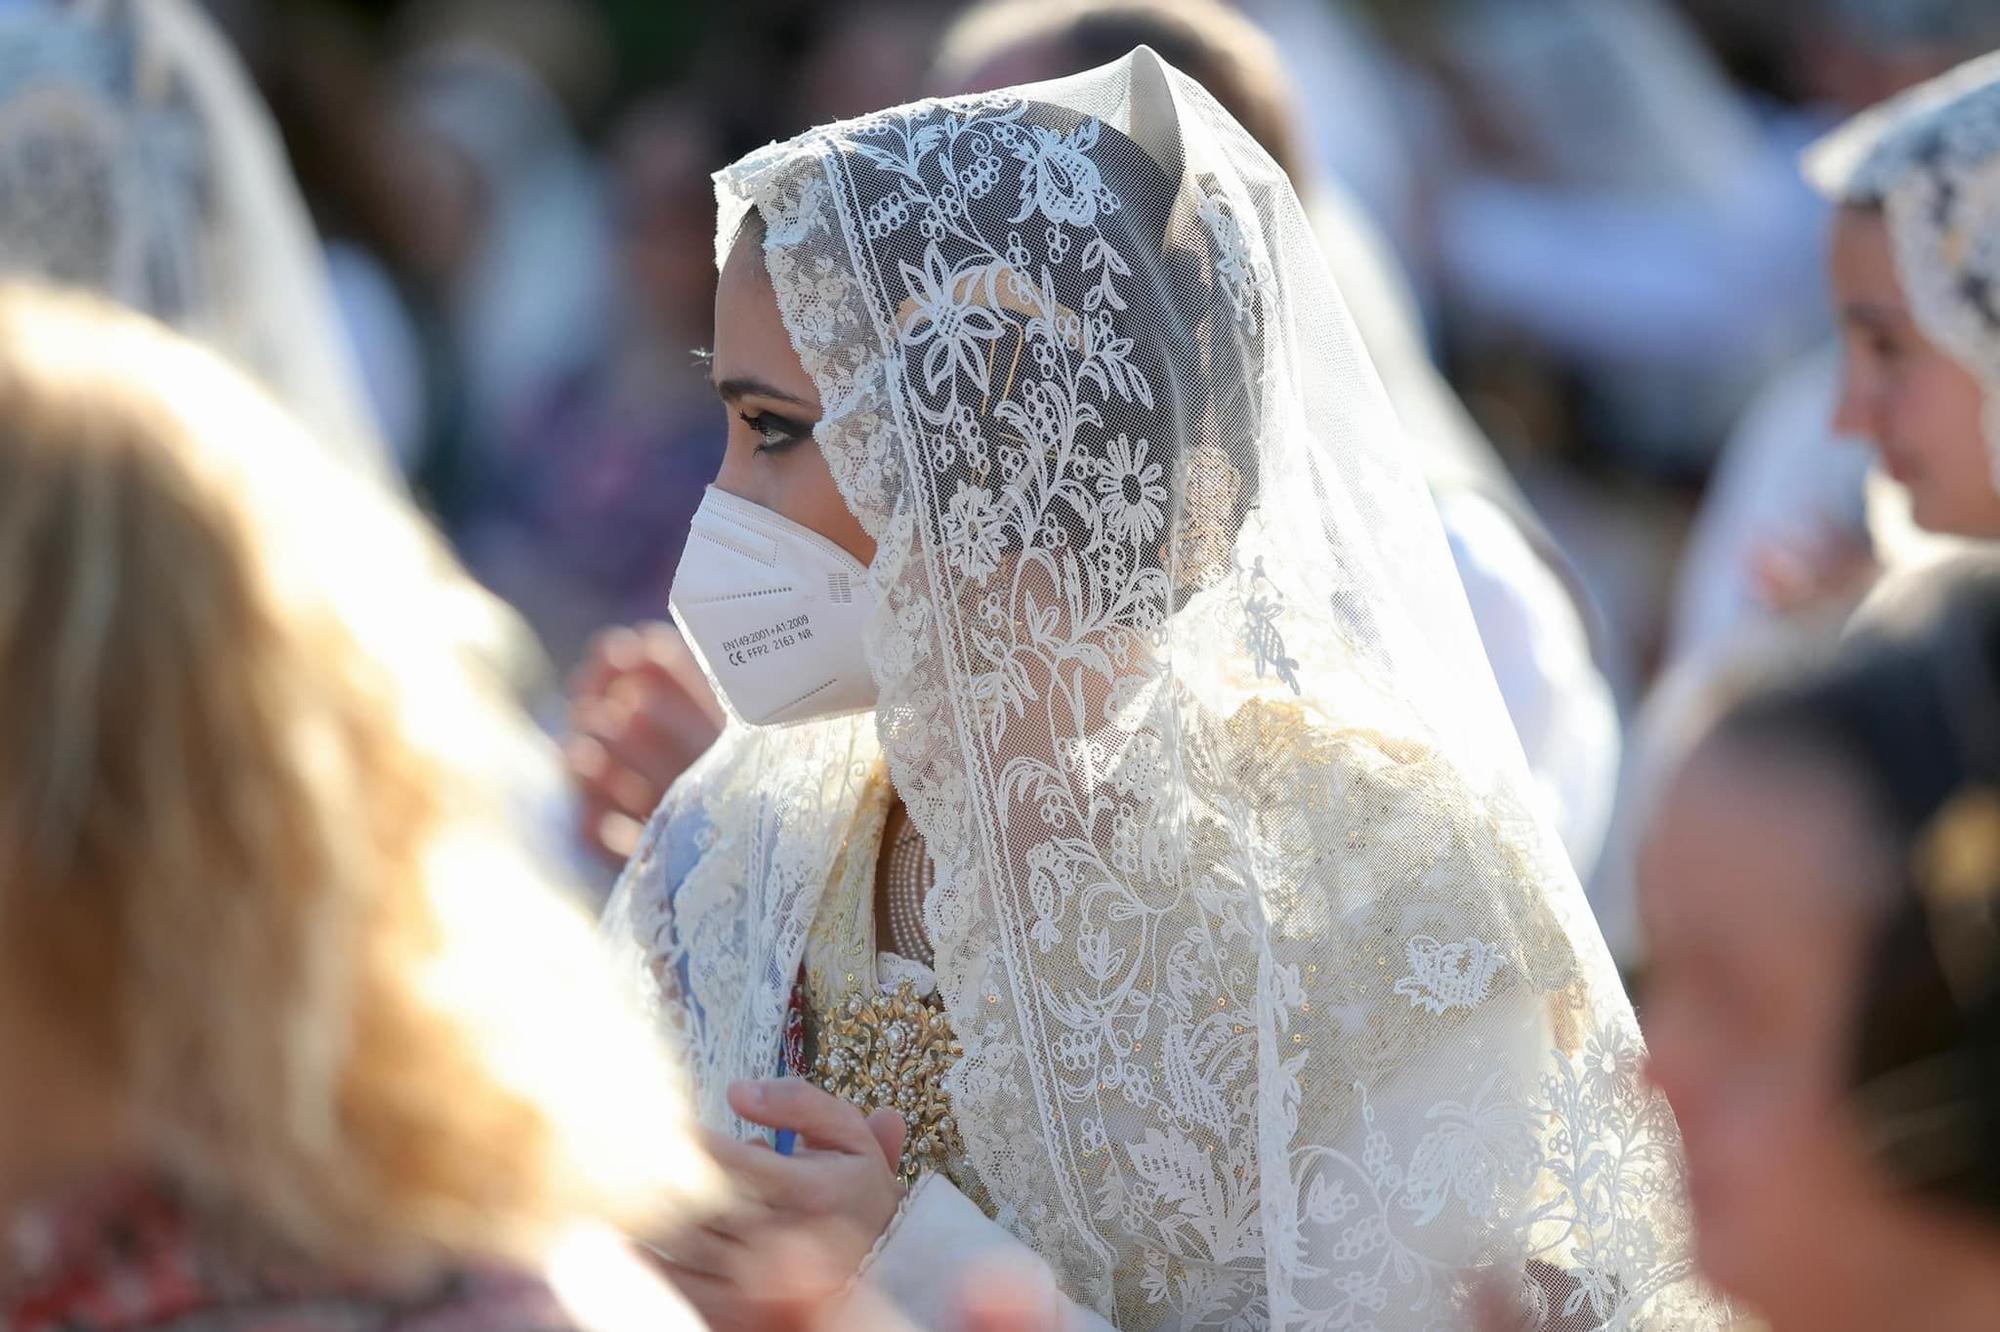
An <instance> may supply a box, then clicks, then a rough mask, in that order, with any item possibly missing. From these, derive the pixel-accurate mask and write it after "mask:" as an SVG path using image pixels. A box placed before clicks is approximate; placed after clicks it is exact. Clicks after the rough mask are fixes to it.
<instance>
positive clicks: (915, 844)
mask: <svg viewBox="0 0 2000 1332" xmlns="http://www.w3.org/2000/svg"><path fill="white" fill-rule="evenodd" d="M882 877H883V886H884V888H885V890H886V891H885V892H884V894H883V896H884V897H885V898H887V900H888V906H889V919H888V922H887V923H888V927H889V928H888V931H887V933H888V938H887V940H886V942H887V943H888V946H889V951H890V952H892V953H894V954H896V955H897V956H898V957H906V958H908V959H909V960H910V961H912V962H921V963H923V964H924V965H925V966H930V965H931V964H932V963H933V962H935V961H936V960H937V954H936V951H935V950H934V949H933V948H932V947H931V935H930V931H929V930H928V929H926V928H925V927H924V899H925V898H926V897H928V896H929V895H930V891H931V886H932V885H933V884H935V883H936V882H937V870H936V868H935V867H934V866H933V865H932V864H931V856H930V851H929V850H928V849H927V848H926V847H925V846H924V839H923V835H922V834H921V833H919V832H918V831H917V826H916V824H914V823H912V822H910V820H909V817H908V816H907V815H905V816H904V817H903V818H902V819H901V820H900V821H899V822H898V824H897V827H896V835H895V837H894V838H892V839H891V840H890V842H889V847H888V850H887V852H886V853H885V855H884V856H883V864H882Z"/></svg>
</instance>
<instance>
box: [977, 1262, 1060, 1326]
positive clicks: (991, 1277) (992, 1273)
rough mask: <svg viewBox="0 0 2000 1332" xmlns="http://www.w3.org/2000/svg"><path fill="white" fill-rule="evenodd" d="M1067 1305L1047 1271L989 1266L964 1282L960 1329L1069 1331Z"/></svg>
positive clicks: (1004, 1264)
mask: <svg viewBox="0 0 2000 1332" xmlns="http://www.w3.org/2000/svg"><path fill="white" fill-rule="evenodd" d="M1063 1305H1064V1302H1063V1300H1062V1298H1061V1296H1060V1295H1059V1294H1057V1292H1056V1289H1055V1287H1054V1285H1053V1284H1052V1283H1051V1281H1050V1278H1049V1274H1048V1272H1047V1270H1046V1269H1044V1268H1039V1267H1037V1268H1034V1269H1032V1270H1031V1269H1028V1268H1026V1267H1021V1268H1019V1269H1018V1270H1017V1268H1016V1265H1015V1264H1014V1263H1011V1262H1000V1263H994V1264H991V1265H988V1266H986V1267H985V1268H983V1269H982V1270H980V1271H978V1272H976V1273H975V1274H974V1275H973V1276H972V1277H970V1278H969V1279H968V1280H966V1282H965V1283H964V1287H963V1293H962V1295H961V1297H960V1299H959V1326H960V1327H962V1328H964V1329H965V1332H1067V1329H1068V1328H1069V1326H1070V1324H1071V1319H1070V1318H1069V1316H1068V1314H1067V1312H1066V1311H1065V1309H1064V1307H1063Z"/></svg>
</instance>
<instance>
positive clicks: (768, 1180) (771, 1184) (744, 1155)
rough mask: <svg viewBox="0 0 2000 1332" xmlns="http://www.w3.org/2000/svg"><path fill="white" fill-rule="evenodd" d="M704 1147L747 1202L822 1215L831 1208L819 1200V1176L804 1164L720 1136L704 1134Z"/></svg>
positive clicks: (768, 1149) (766, 1149)
mask: <svg viewBox="0 0 2000 1332" xmlns="http://www.w3.org/2000/svg"><path fill="white" fill-rule="evenodd" d="M702 1145H703V1146H704V1147H706V1148H707V1149H708V1154H709V1156H710V1157H711V1158H713V1159H714V1161H715V1163H716V1164H717V1165H718V1166H721V1167H722V1168H723V1169H724V1170H725V1171H727V1172H728V1173H729V1176H730V1179H731V1181H732V1182H733V1183H734V1184H735V1185H736V1187H737V1190H738V1191H739V1192H740V1193H742V1194H743V1195H744V1196H745V1197H746V1198H749V1199H751V1200H753V1201H757V1202H769V1203H775V1204H781V1205H784V1206H786V1207H788V1208H796V1209H798V1210H801V1211H822V1210H825V1207H826V1206H827V1205H828V1204H827V1202H826V1200H822V1199H820V1198H819V1197H818V1195H819V1193H820V1191H821V1188H822V1187H823V1186H822V1185H821V1183H820V1180H819V1178H818V1175H817V1173H816V1172H814V1171H813V1170H811V1169H809V1168H808V1167H807V1166H806V1165H805V1164H804V1163H803V1162H800V1161H798V1160H795V1159H793V1158H792V1157H788V1156H780V1155H778V1154H777V1153H776V1152H774V1151H772V1150H771V1149H770V1148H768V1147H762V1146H758V1145H757V1144H754V1143H748V1142H739V1141H737V1140H736V1139H735V1138H726V1137H724V1136H722V1135H721V1134H719V1133H704V1134H703V1135H702Z"/></svg>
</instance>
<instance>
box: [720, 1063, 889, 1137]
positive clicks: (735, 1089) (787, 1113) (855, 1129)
mask: <svg viewBox="0 0 2000 1332" xmlns="http://www.w3.org/2000/svg"><path fill="white" fill-rule="evenodd" d="M729 1105H730V1108H731V1109H733V1110H735V1111H736V1113H737V1114H739V1115H741V1116H742V1117H743V1118H745V1119H747V1120H749V1121H750V1122H751V1123H753V1124H761V1125H763V1126H764V1127H765V1128H773V1129H791V1130H793V1131H794V1132H796V1133H798V1135H799V1136H800V1137H801V1138H804V1139H805V1140H806V1142H807V1144H808V1145H809V1146H812V1147H814V1148H817V1149H819V1150H821V1151H836V1152H846V1153H848V1154H849V1155H852V1156H862V1155H868V1156H874V1155H877V1154H879V1153H880V1152H881V1150H882V1149H881V1146H880V1145H879V1144H878V1143H877V1141H876V1138H875V1134H874V1133H873V1132H872V1131H870V1129H869V1127H868V1122H867V1121H866V1120H865V1119H863V1118H862V1115H861V1112H860V1111H859V1110H857V1109H855V1108H854V1107H853V1106H851V1105H849V1104H848V1103H847V1102H845V1101H842V1100H840V1099H838V1098H836V1097H833V1096H829V1095H828V1094H827V1093H825V1092H823V1091H821V1090H820V1089H819V1088H817V1087H815V1086H813V1085H812V1084H811V1083H810V1082H807V1081H806V1080H805V1079H804V1078H771V1079H766V1080H764V1081H761V1082H736V1083H732V1084H730V1087H729Z"/></svg>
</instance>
